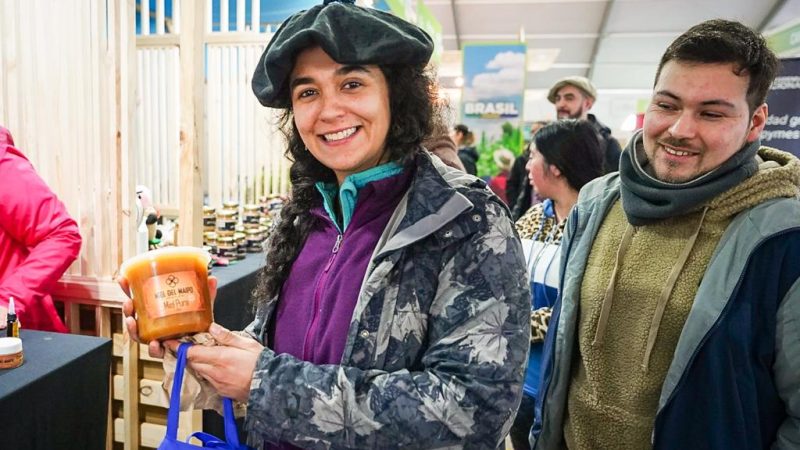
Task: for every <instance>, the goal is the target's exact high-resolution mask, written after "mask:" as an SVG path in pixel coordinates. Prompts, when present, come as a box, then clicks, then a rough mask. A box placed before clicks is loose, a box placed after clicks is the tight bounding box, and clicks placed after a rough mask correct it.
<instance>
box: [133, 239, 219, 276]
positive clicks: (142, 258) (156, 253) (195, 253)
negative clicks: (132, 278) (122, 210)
mask: <svg viewBox="0 0 800 450" xmlns="http://www.w3.org/2000/svg"><path fill="white" fill-rule="evenodd" d="M166 255H185V256H189V257H196V258H201V259H202V260H203V261H204V262H205V265H208V263H209V262H210V261H211V255H209V254H208V252H207V251H205V250H203V249H202V248H198V247H190V246H182V247H181V246H175V247H163V248H159V249H157V250H150V251H149V252H145V253H142V254H139V255H136V256H134V257H132V258H130V259H128V260H126V261H124V262H123V263H122V265H121V266H120V268H119V272H120V273H121V274H122V275H123V276H126V277H127V273H128V268H129V267H131V266H132V265H138V264H142V263H145V262H151V263H152V262H153V261H155V260H156V259H158V258H160V257H161V256H166Z"/></svg>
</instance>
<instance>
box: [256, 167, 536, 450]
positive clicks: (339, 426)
mask: <svg viewBox="0 0 800 450" xmlns="http://www.w3.org/2000/svg"><path fill="white" fill-rule="evenodd" d="M416 164H417V171H416V175H415V177H414V180H413V181H412V183H411V187H410V188H409V191H408V192H407V193H406V195H405V197H404V198H403V199H402V200H401V201H400V204H399V205H398V207H397V210H396V211H395V212H394V214H393V216H392V219H391V220H390V221H389V224H388V225H387V227H386V230H385V231H384V233H383V236H381V238H380V240H379V242H378V245H377V247H376V249H375V252H374V254H373V258H372V261H371V263H370V266H369V268H368V269H367V275H366V277H365V280H364V281H363V283H362V286H361V291H360V294H359V297H358V303H357V305H356V308H355V311H354V313H353V321H352V322H351V325H350V329H349V331H348V336H347V343H346V345H345V350H344V355H343V356H342V363H341V365H315V364H311V363H308V362H304V361H300V360H298V359H296V358H294V357H292V356H290V355H286V354H280V355H278V354H275V353H274V352H272V351H271V350H269V349H265V350H264V351H263V352H262V353H261V355H260V357H259V360H258V363H257V365H256V370H255V373H254V375H253V381H252V385H251V387H250V397H249V400H248V405H247V419H246V422H245V426H246V428H247V429H248V431H249V432H250V433H251V434H250V440H251V442H254V441H255V442H258V443H259V445H260V442H261V441H263V440H265V439H266V440H268V441H271V442H278V441H283V442H290V443H293V444H295V445H298V446H301V447H305V448H313V449H323V448H334V449H345V448H358V449H384V448H404V449H412V448H426V449H427V448H447V447H449V448H480V449H494V448H498V447H499V446H501V445H502V443H503V440H504V438H505V436H506V434H507V433H508V430H509V428H510V427H511V423H512V421H513V418H514V415H515V414H516V411H517V407H518V406H519V401H520V397H521V392H522V381H523V377H524V373H525V365H526V362H527V356H528V341H529V340H528V335H529V327H530V324H529V322H528V316H529V315H530V306H529V302H530V293H529V291H528V283H527V280H526V275H525V262H524V259H523V256H522V247H521V245H520V242H519V238H518V237H517V235H516V231H515V230H514V227H513V224H512V222H511V219H510V218H509V213H508V210H507V209H506V208H505V206H503V205H502V204H501V202H500V201H499V200H498V199H497V197H495V196H494V194H492V193H491V192H490V191H489V190H488V189H487V188H486V186H485V184H484V183H483V182H481V181H480V180H478V179H476V178H475V177H472V176H469V175H466V174H464V173H463V172H460V171H458V170H455V169H452V168H449V167H447V166H445V165H444V164H442V163H441V161H440V160H439V159H438V158H435V157H431V156H430V154H429V153H427V152H423V153H421V154H419V155H418V156H417V158H416ZM275 304H276V302H275V301H274V300H272V301H270V302H268V303H267V305H266V306H264V307H262V308H261V309H260V310H259V311H258V312H257V314H256V320H255V321H254V322H253V323H251V324H250V325H249V326H248V328H247V332H248V333H250V334H251V335H252V336H253V337H255V338H256V339H258V340H259V341H260V342H262V343H266V342H265V339H266V336H267V333H266V330H267V328H268V326H267V323H266V322H267V320H268V318H269V317H270V316H271V313H272V310H273V309H274V307H275Z"/></svg>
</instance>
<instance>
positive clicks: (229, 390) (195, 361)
mask: <svg viewBox="0 0 800 450" xmlns="http://www.w3.org/2000/svg"><path fill="white" fill-rule="evenodd" d="M208 331H209V332H210V333H211V335H212V336H214V339H216V340H217V344H219V345H217V346H215V347H205V346H202V345H193V346H192V347H190V348H189V349H188V350H187V352H186V361H187V362H188V363H189V366H190V367H191V368H192V369H194V370H195V372H197V373H198V374H199V375H200V376H201V377H203V378H205V379H206V380H208V381H209V382H210V383H211V385H212V386H214V389H216V390H217V392H219V394H220V395H223V396H225V397H229V398H231V399H233V400H238V401H240V402H247V398H248V396H249V395H250V383H251V380H252V379H253V372H254V371H255V368H256V362H258V355H259V354H260V353H261V351H262V350H263V349H264V346H263V345H261V344H260V343H258V341H256V340H255V339H253V338H250V337H246V336H241V335H238V334H234V333H231V332H230V331H228V330H226V329H225V328H224V327H222V326H221V325H219V324H216V323H212V324H211V326H210V327H209V328H208ZM178 345H180V342H178V341H177V340H168V341H164V346H166V347H167V348H169V349H170V350H172V351H173V352H175V353H177V352H178Z"/></svg>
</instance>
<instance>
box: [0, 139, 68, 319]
mask: <svg viewBox="0 0 800 450" xmlns="http://www.w3.org/2000/svg"><path fill="white" fill-rule="evenodd" d="M0 180H4V183H2V184H0V328H5V326H6V316H7V313H8V299H9V297H14V304H15V309H16V314H17V318H18V320H19V322H20V324H21V326H22V327H23V328H26V329H32V330H44V331H60V332H66V331H67V327H66V326H64V322H62V321H61V319H60V318H59V316H58V313H57V312H56V308H55V306H54V305H53V299H52V298H51V297H50V289H51V288H52V287H53V285H54V284H55V282H56V281H58V279H59V277H61V274H63V273H64V271H65V270H67V267H69V265H70V264H71V263H72V261H74V260H75V258H77V257H78V252H80V249H81V235H80V233H78V224H77V223H76V222H75V220H73V219H72V217H70V215H69V213H67V209H66V208H65V207H64V204H63V203H61V201H60V200H59V199H58V197H56V195H55V194H54V193H53V191H51V190H50V188H49V187H47V184H46V183H45V182H44V180H42V179H41V177H39V175H37V174H36V171H35V170H34V168H33V165H31V163H30V161H28V159H27V158H26V157H25V155H23V154H22V153H21V152H20V151H19V150H18V149H17V148H16V147H14V140H13V138H12V137H11V133H9V131H8V130H6V129H5V128H3V127H2V126H0Z"/></svg>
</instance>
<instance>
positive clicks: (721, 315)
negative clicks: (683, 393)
mask: <svg viewBox="0 0 800 450" xmlns="http://www.w3.org/2000/svg"><path fill="white" fill-rule="evenodd" d="M797 230H800V228H789V229H786V230H783V231H781V232H780V233H778V234H773V235H772V236H769V239H772V238H776V237H779V236H782V235H784V234H786V233H790V232H792V231H797ZM766 241H767V239H763V240H761V242H759V243H758V244H756V246H755V247H753V250H752V251H751V252H750V254H749V255H748V256H747V262H746V263H745V264H744V269H745V270H744V271H742V274H741V275H739V280H738V281H737V282H736V287H735V288H733V291H732V292H731V295H730V297H728V301H727V302H726V303H725V307H724V308H722V311H721V312H720V313H719V317H717V320H716V322H714V325H712V326H711V328H709V329H708V331H707V332H706V334H705V335H704V336H703V339H700V342H699V343H698V344H697V347H696V348H695V350H694V352H692V356H691V357H690V358H689V361H688V362H687V363H686V368H685V369H684V370H683V373H681V378H680V379H679V380H678V383H677V384H676V385H675V389H673V390H672V394H670V396H669V398H668V399H667V401H666V402H664V407H662V408H661V410H660V411H658V412H656V420H655V421H654V422H653V433H652V434H651V435H650V445H655V442H656V430H657V429H658V421H659V419H660V418H661V411H663V410H664V409H666V407H667V405H669V403H670V402H671V401H672V399H673V398H675V395H676V394H677V392H678V390H679V389H680V388H681V386H683V383H684V382H685V381H686V373H687V372H688V369H689V367H691V365H692V363H693V362H694V360H695V358H697V354H698V353H700V349H701V348H703V345H705V343H706V341H707V340H708V339H709V336H711V335H712V334H713V333H714V331H716V329H717V328H718V327H719V326H720V325H719V324H720V323H722V320H723V319H724V318H725V316H726V315H727V314H728V311H729V310H730V306H731V303H732V302H731V301H730V300H731V299H732V298H736V295H737V294H738V293H739V289H740V288H741V287H742V280H743V279H744V274H745V272H746V271H747V267H748V266H749V265H750V260H751V259H753V254H754V253H755V252H756V251H757V250H758V249H759V247H761V246H762V245H763V244H764V242H766Z"/></svg>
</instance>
